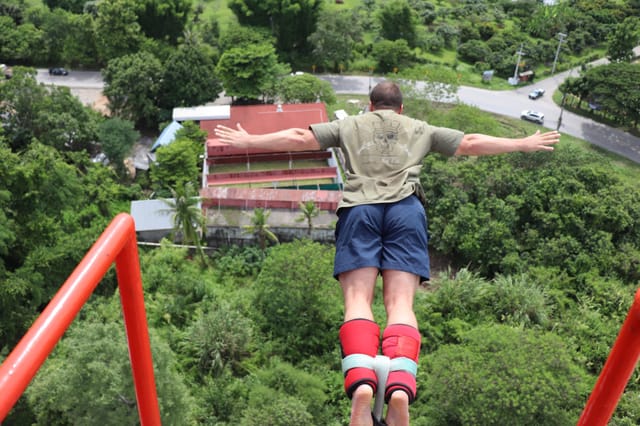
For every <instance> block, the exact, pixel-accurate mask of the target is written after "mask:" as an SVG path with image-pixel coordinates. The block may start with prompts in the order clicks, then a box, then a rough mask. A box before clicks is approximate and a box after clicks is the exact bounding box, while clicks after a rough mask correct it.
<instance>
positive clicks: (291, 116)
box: [200, 103, 329, 155]
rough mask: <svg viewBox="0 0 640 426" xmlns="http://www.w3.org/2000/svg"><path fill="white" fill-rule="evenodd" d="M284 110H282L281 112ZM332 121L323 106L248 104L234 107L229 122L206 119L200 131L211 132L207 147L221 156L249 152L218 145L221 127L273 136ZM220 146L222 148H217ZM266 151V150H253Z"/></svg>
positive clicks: (202, 122)
mask: <svg viewBox="0 0 640 426" xmlns="http://www.w3.org/2000/svg"><path fill="white" fill-rule="evenodd" d="M279 109H281V111H279ZM327 121H329V119H328V116H327V109H326V107H325V104H323V103H313V104H283V105H280V106H279V105H274V104H270V105H245V106H232V107H231V117H230V118H229V119H228V120H203V121H201V122H200V128H202V129H203V130H206V131H207V133H208V137H207V147H208V148H209V147H211V148H213V150H215V151H218V155H225V154H227V155H230V154H239V153H246V151H247V150H246V149H238V148H232V147H229V146H227V145H224V144H221V143H220V142H218V139H217V138H216V136H215V134H214V133H213V130H214V129H215V127H216V126H217V125H218V124H223V125H225V126H228V127H234V128H235V127H236V124H237V123H240V124H241V125H242V127H243V128H244V129H245V130H246V131H247V132H249V133H257V134H263V133H271V132H277V131H279V130H284V129H288V128H290V127H301V128H304V129H306V128H308V127H309V125H311V124H314V123H326V122H327ZM214 147H220V148H214ZM252 152H263V151H252Z"/></svg>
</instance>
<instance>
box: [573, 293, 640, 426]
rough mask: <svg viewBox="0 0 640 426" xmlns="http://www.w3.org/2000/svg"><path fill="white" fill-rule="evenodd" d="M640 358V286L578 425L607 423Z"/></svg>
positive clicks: (594, 425)
mask: <svg viewBox="0 0 640 426" xmlns="http://www.w3.org/2000/svg"><path fill="white" fill-rule="evenodd" d="M638 358H640V289H638V291H637V292H636V295H635V299H634V302H633V304H632V305H631V309H630V310H629V313H628V314H627V318H626V319H625V321H624V323H623V324H622V328H621V330H620V333H619V334H618V337H617V338H616V341H615V343H614V344H613V348H612V349H611V352H610V353H609V357H608V358H607V361H606V362H605V364H604V367H603V368H602V371H601V372H600V376H599V377H598V380H597V381H596V384H595V386H594V388H593V391H592V392H591V396H590V397H589V399H588V400H587V404H586V406H585V408H584V411H583V412H582V415H581V416H580V420H578V426H605V425H606V424H607V423H608V422H609V420H610V419H611V416H612V415H613V412H614V410H615V409H616V406H617V405H618V401H619V400H620V397H621V396H622V393H623V392H624V388H625V387H626V385H627V383H628V382H629V378H631V374H633V370H634V369H635V367H636V364H637V363H638Z"/></svg>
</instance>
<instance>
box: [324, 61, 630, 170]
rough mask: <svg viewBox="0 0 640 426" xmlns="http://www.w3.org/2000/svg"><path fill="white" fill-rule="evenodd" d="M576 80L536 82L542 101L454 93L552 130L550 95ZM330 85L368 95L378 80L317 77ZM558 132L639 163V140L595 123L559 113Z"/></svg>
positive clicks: (517, 92)
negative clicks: (527, 115)
mask: <svg viewBox="0 0 640 426" xmlns="http://www.w3.org/2000/svg"><path fill="white" fill-rule="evenodd" d="M570 74H571V75H573V76H577V75H578V71H577V70H570V71H565V72H562V73H558V74H556V75H554V76H552V77H549V78H546V79H543V80H538V81H537V84H535V86H534V87H541V88H543V89H545V91H546V93H545V95H544V96H543V97H541V98H538V99H536V100H531V99H529V96H528V95H529V92H530V91H531V90H532V89H533V88H534V87H532V86H527V87H519V88H517V89H514V90H503V91H495V90H487V89H479V88H475V87H466V86H462V87H460V88H459V89H458V100H459V101H460V102H463V103H465V104H468V105H473V106H476V107H478V108H480V109H481V110H483V111H488V112H493V113H496V114H500V115H505V116H508V117H515V118H519V117H520V113H521V111H522V110H525V109H533V110H536V111H540V112H542V113H544V115H545V124H544V127H547V128H549V129H556V128H557V126H558V119H559V118H560V113H561V109H560V107H559V106H558V105H556V104H555V103H554V102H553V100H552V98H551V95H552V94H553V92H554V91H555V90H556V89H557V87H558V86H559V85H560V84H561V83H562V82H563V81H564V80H565V79H566V78H567V76H569V75H570ZM319 77H320V78H322V79H323V80H326V81H328V82H330V83H331V85H332V86H333V88H334V90H335V91H336V93H339V94H360V95H366V94H367V93H369V87H370V86H369V84H372V85H375V84H376V83H377V82H378V81H382V80H383V79H382V78H369V77H356V76H342V75H327V76H319ZM560 132H561V133H566V134H568V135H572V136H575V137H577V138H580V139H584V140H586V141H588V142H590V143H592V144H594V145H597V146H599V147H601V148H603V149H606V150H608V151H611V152H614V153H616V154H619V155H621V156H623V157H626V158H628V159H630V160H632V161H634V162H636V163H640V138H638V137H635V136H633V135H630V134H628V133H626V132H623V131H620V130H617V129H614V128H611V127H608V126H605V125H603V124H600V123H597V122H595V121H593V120H591V119H590V118H587V117H582V116H579V115H576V114H573V113H571V112H568V111H566V110H565V111H563V112H562V123H561V126H560Z"/></svg>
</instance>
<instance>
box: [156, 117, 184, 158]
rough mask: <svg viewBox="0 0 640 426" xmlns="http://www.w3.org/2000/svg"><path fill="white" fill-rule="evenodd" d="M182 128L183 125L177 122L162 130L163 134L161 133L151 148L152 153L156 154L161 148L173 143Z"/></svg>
mask: <svg viewBox="0 0 640 426" xmlns="http://www.w3.org/2000/svg"><path fill="white" fill-rule="evenodd" d="M182 127H183V126H182V124H180V123H178V122H177V121H172V122H171V124H169V125H168V126H167V127H165V128H164V129H163V130H162V133H160V136H158V139H156V141H155V142H154V143H153V145H152V146H151V152H156V149H158V148H160V147H161V146H165V145H169V144H170V143H171V142H173V141H174V140H175V138H176V132H177V131H178V130H180V129H182Z"/></svg>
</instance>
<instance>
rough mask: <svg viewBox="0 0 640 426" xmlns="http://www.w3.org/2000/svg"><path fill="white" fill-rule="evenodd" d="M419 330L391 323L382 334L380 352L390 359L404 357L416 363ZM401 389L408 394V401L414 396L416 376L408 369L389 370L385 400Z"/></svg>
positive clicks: (418, 352)
mask: <svg viewBox="0 0 640 426" xmlns="http://www.w3.org/2000/svg"><path fill="white" fill-rule="evenodd" d="M420 340H421V336H420V332H419V331H418V329H416V328H415V327H411V326H409V325H405V324H392V325H390V326H388V327H387V328H386V329H385V330H384V333H383V335H382V354H383V355H385V356H388V357H389V358H391V359H394V358H398V357H404V358H408V359H410V360H411V361H414V362H415V363H416V364H417V363H418V357H419V355H420ZM397 390H401V391H404V392H406V393H407V395H409V403H412V402H413V401H414V400H415V398H416V377H415V376H414V375H413V374H412V373H411V372H408V371H402V370H400V371H391V372H390V373H389V378H388V379H387V386H386V389H385V400H386V401H387V402H389V398H391V394H392V393H393V392H395V391H397Z"/></svg>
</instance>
